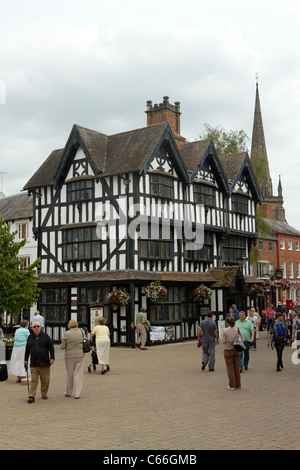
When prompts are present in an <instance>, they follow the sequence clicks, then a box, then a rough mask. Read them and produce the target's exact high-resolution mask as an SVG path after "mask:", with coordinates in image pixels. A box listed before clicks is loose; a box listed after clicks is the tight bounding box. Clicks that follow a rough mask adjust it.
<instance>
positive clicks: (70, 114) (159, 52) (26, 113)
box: [0, 0, 300, 230]
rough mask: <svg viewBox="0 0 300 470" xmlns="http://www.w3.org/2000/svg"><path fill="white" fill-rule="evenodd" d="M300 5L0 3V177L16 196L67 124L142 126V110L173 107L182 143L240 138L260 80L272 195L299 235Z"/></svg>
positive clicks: (260, 0) (161, 0)
mask: <svg viewBox="0 0 300 470" xmlns="http://www.w3.org/2000/svg"><path fill="white" fill-rule="evenodd" d="M299 31H300V3H299V1H298V0H295V1H294V0H285V1H284V2H283V1H282V0H280V1H278V0H251V1H250V0H226V1H225V0H185V1H184V2H183V1H182V0H148V1H147V2H146V1H144V0H126V1H124V0H110V2H107V1H103V0H85V1H78V0H72V1H70V0H60V1H57V0H52V1H51V2H50V1H47V2H46V1H43V2H42V1H40V0H36V1H35V0H27V1H26V2H25V1H23V0H10V1H9V2H8V1H7V0H6V1H4V0H0V172H1V187H0V190H2V191H3V192H4V193H5V194H6V195H11V194H17V193H18V192H19V191H20V190H22V188H23V186H24V185H25V184H26V182H27V181H28V180H29V178H30V177H31V176H32V175H33V173H34V172H35V171H36V170H37V169H38V167H39V166H40V165H41V164H42V163H43V161H44V160H45V159H46V158H47V157H48V155H49V154H50V152H51V151H52V150H53V149H56V148H62V147H64V145H65V143H66V141H67V139H68V136H69V134H70V131H71V128H72V126H73V124H74V123H76V124H79V125H82V126H84V127H88V128H91V129H95V130H98V131H100V132H103V133H105V134H115V133H118V132H123V131H128V130H132V129H136V128H140V127H144V126H145V125H146V114H145V110H146V101H147V100H152V101H153V103H160V102H162V99H163V96H169V98H170V103H172V104H173V103H174V102H175V101H180V103H181V112H182V115H181V134H182V135H183V136H184V137H186V138H187V139H189V140H195V139H197V138H198V136H199V134H200V133H202V132H203V130H204V127H203V124H204V123H209V124H210V125H212V126H214V127H216V126H220V127H222V128H224V129H225V130H227V131H229V130H231V129H232V130H240V129H243V130H244V131H245V132H246V133H247V135H248V136H249V142H248V146H249V150H250V147H251V136H252V126H253V115H254V102H255V87H256V79H255V74H256V73H258V77H259V79H258V83H259V93H260V102H261V109H262V116H263V124H264V131H265V138H266V145H267V152H268V158H269V165H270V171H271V177H272V181H273V190H274V195H277V186H278V178H279V175H281V180H282V186H283V197H284V207H285V210H286V218H287V221H288V223H289V224H290V225H292V226H293V227H295V228H297V229H298V230H300V209H299V194H300V193H299V188H300V185H299V179H300V163H299V153H298V152H299V149H300V133H299V130H300V41H299Z"/></svg>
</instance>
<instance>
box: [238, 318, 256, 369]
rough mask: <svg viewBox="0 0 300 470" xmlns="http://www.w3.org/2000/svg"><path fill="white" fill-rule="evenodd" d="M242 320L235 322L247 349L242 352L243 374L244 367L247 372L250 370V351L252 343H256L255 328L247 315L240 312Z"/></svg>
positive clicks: (241, 364)
mask: <svg viewBox="0 0 300 470" xmlns="http://www.w3.org/2000/svg"><path fill="white" fill-rule="evenodd" d="M239 316H240V319H239V320H237V321H236V322H235V326H236V327H237V328H239V329H240V332H241V333H242V335H243V340H244V345H245V346H246V349H244V351H242V352H240V372H243V366H244V369H245V370H248V364H249V349H250V346H251V343H253V341H254V327H253V324H252V322H251V321H250V320H247V319H246V314H245V312H243V311H240V315H239Z"/></svg>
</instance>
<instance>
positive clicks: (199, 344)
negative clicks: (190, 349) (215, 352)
mask: <svg viewBox="0 0 300 470" xmlns="http://www.w3.org/2000/svg"><path fill="white" fill-rule="evenodd" d="M201 346H202V338H199V339H198V342H197V348H201Z"/></svg>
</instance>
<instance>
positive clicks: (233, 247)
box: [223, 235, 246, 264]
mask: <svg viewBox="0 0 300 470" xmlns="http://www.w3.org/2000/svg"><path fill="white" fill-rule="evenodd" d="M245 255H246V239H245V238H244V237H239V236H237V235H232V236H230V237H228V239H227V241H226V244H224V246H223V262H224V263H226V264H237V260H238V259H240V258H241V256H245Z"/></svg>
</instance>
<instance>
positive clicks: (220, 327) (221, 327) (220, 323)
mask: <svg viewBox="0 0 300 470" xmlns="http://www.w3.org/2000/svg"><path fill="white" fill-rule="evenodd" d="M224 328H226V322H225V320H219V321H218V330H219V338H220V339H221V338H222V331H223V330H224Z"/></svg>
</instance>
